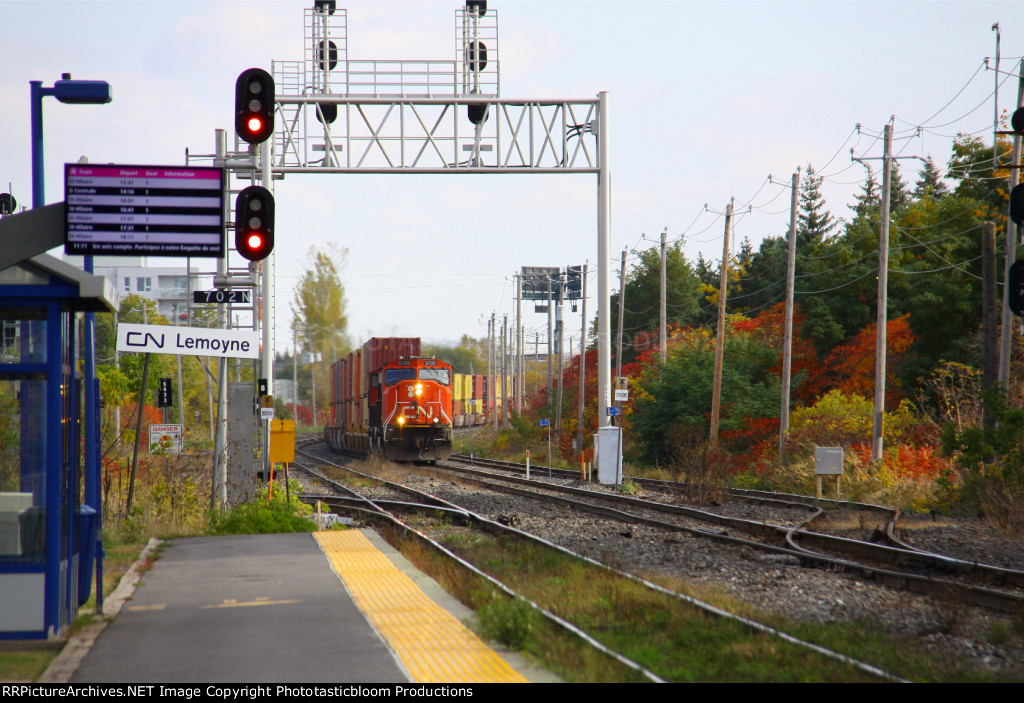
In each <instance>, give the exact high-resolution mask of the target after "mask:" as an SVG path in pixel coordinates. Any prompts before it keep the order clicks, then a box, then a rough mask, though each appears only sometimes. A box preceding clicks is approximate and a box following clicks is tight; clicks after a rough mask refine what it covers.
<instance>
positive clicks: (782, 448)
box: [779, 167, 800, 461]
mask: <svg viewBox="0 0 1024 703" xmlns="http://www.w3.org/2000/svg"><path fill="white" fill-rule="evenodd" d="M790 188H791V189H792V192H791V193H790V199H789V252H788V254H787V258H786V323H785V331H784V332H783V341H782V410H781V412H780V413H779V461H782V460H783V459H784V458H785V456H786V433H787V432H789V387H790V385H791V383H792V368H793V288H794V287H795V281H796V208H797V198H798V196H799V192H800V168H799V167H797V169H796V173H794V174H793V185H792V186H790Z"/></svg>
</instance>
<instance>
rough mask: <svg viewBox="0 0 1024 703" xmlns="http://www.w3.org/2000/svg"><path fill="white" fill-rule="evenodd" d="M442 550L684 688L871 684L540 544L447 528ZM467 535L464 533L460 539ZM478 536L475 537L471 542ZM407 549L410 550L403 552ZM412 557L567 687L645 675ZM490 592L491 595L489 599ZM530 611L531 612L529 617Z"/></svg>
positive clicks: (485, 628)
mask: <svg viewBox="0 0 1024 703" xmlns="http://www.w3.org/2000/svg"><path fill="white" fill-rule="evenodd" d="M446 531H447V532H448V536H447V537H446V539H445V545H446V546H447V547H448V548H449V549H452V551H455V552H456V553H459V554H460V556H462V557H463V558H465V559H466V560H467V561H469V562H471V563H474V564H476V565H477V566H478V567H479V568H481V569H483V570H484V571H485V572H487V573H488V574H490V575H491V576H493V577H494V578H496V579H497V580H499V581H501V582H503V583H505V584H507V585H508V586H509V587H511V588H512V589H514V590H515V591H517V592H518V593H521V594H522V595H523V596H525V597H526V598H529V599H530V600H533V601H535V602H537V603H538V604H540V605H541V606H542V607H544V608H545V609H548V610H550V611H551V612H553V613H555V614H556V615H558V616H560V617H562V618H564V619H566V620H568V621H570V622H572V623H574V624H575V625H577V626H578V627H580V628H581V629H583V630H584V631H586V632H588V633H589V634H590V635H591V636H593V637H595V638H597V639H598V640H599V641H601V642H602V643H604V644H605V645H606V646H608V647H610V648H611V649H613V650H615V651H617V652H620V653H622V654H623V655H625V656H627V657H629V658H630V659H632V660H634V661H636V662H637V663H639V664H640V665H642V666H644V667H646V668H648V669H650V670H651V671H653V672H655V673H656V674H658V675H659V676H661V677H662V678H665V679H667V680H669V681H673V682H687V681H723V682H724V681H728V682H738V681H743V682H754V681H758V682H760V681H872V680H875V679H874V678H873V677H871V676H869V675H867V674H865V673H863V672H861V671H859V670H857V669H854V668H852V667H850V666H848V665H846V664H843V663H841V662H838V661H835V660H832V659H828V658H825V657H822V656H821V655H818V654H816V653H814V652H811V651H809V650H807V649H804V648H801V647H797V646H795V645H791V644H789V643H787V642H784V641H782V640H780V639H778V638H776V637H772V636H770V635H765V634H761V633H757V632H754V631H752V630H750V629H749V628H747V627H745V626H743V625H740V624H737V623H733V622H729V621H723V620H721V619H718V618H715V617H711V616H708V615H706V614H704V613H703V612H701V611H699V610H697V609H695V608H692V607H690V606H688V605H686V604H685V603H682V602H680V601H679V600H678V599H676V598H673V597H671V596H668V595H665V594H661V593H658V592H656V591H653V590H652V589H650V588H647V587H645V586H643V585H641V584H638V583H636V582H635V581H633V580H631V579H628V578H624V577H621V576H617V575H615V574H610V573H609V572H607V571H604V570H601V569H596V568H594V567H592V566H590V565H588V564H585V563H584V562H581V561H579V560H576V559H573V558H571V557H567V556H565V555H563V554H560V553H558V552H555V551H552V550H549V549H545V548H542V547H538V546H534V545H528V544H522V543H519V542H517V541H514V540H510V539H508V538H504V537H503V538H493V537H489V536H480V535H479V534H477V533H474V532H473V531H471V530H469V529H468V528H453V527H449V528H447V530H446ZM460 532H465V533H466V534H465V535H460ZM470 535H472V536H470ZM402 549H403V552H405V551H407V547H403V548H402ZM414 551H418V552H421V554H420V555H419V556H414V555H412V554H409V553H407V556H408V557H409V558H410V560H412V561H413V562H414V563H417V565H418V566H420V568H423V569H424V570H427V571H429V572H434V571H437V570H440V571H441V572H442V573H440V574H438V573H432V575H433V576H434V577H435V578H436V579H437V580H438V581H439V582H441V583H442V585H443V586H444V587H445V588H446V589H448V590H449V592H451V593H453V595H455V596H456V597H457V598H459V599H460V600H462V601H463V602H464V603H466V604H467V605H469V606H470V607H473V608H474V609H476V610H477V613H478V615H479V617H480V619H481V628H482V632H483V633H484V634H485V635H487V636H489V637H491V638H493V639H496V640H498V641H501V642H504V643H506V644H508V645H509V646H513V647H516V648H518V649H520V650H522V651H524V652H525V653H526V654H528V655H531V656H533V657H535V658H536V659H538V660H539V661H541V662H542V663H543V665H544V666H546V667H547V668H548V669H550V670H551V671H553V672H555V673H556V674H558V675H559V676H562V677H563V678H565V679H566V680H567V681H574V682H596V681H601V682H611V681H618V682H625V681H635V680H638V676H639V675H638V674H637V673H636V672H635V671H633V670H631V669H629V668H627V667H624V666H621V665H619V666H618V667H615V673H610V670H611V667H609V665H608V661H609V659H608V658H607V657H605V656H604V655H602V654H599V653H597V652H596V650H593V649H592V648H590V647H588V646H583V645H582V644H581V643H580V641H579V640H578V639H577V638H575V637H571V636H567V635H565V634H562V633H560V632H559V633H554V632H552V630H553V629H554V628H551V627H550V626H549V625H548V624H547V622H546V621H545V620H543V619H541V618H539V617H538V616H537V615H536V613H535V612H534V611H533V610H532V609H529V613H528V612H526V605H525V604H516V603H515V602H513V601H510V600H509V599H508V597H507V596H504V595H496V594H495V592H494V591H493V590H492V589H483V590H481V589H479V588H478V587H477V586H476V585H475V584H477V583H479V582H480V581H481V580H480V579H478V578H475V577H473V578H470V577H467V576H465V575H463V574H462V573H461V570H457V571H456V570H454V569H453V567H451V566H448V565H445V563H444V562H443V561H442V562H440V563H439V564H438V563H437V561H438V560H437V559H434V558H432V556H431V555H430V554H429V553H426V552H425V551H424V550H423V549H422V548H414ZM487 593H490V594H491V595H489V596H488V595H486V594H487ZM531 613H532V615H531Z"/></svg>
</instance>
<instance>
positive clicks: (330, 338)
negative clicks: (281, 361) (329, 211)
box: [291, 243, 349, 414]
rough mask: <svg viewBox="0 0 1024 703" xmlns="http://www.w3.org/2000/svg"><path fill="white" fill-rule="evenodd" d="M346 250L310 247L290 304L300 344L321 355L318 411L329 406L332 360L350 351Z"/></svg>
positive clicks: (315, 371)
mask: <svg viewBox="0 0 1024 703" xmlns="http://www.w3.org/2000/svg"><path fill="white" fill-rule="evenodd" d="M347 253H348V250H347V249H344V248H341V247H339V246H338V245H337V244H334V243H331V244H328V245H327V246H326V247H325V248H324V249H318V248H317V247H310V249H309V252H308V254H307V257H306V264H307V266H308V268H307V269H306V273H305V274H303V276H302V278H301V279H299V283H298V285H296V286H295V299H294V301H293V302H292V304H291V309H292V333H293V334H294V336H295V339H296V341H297V343H298V346H299V347H300V348H301V349H302V350H303V351H304V352H308V353H310V354H312V355H313V358H314V359H315V358H316V355H317V354H319V355H320V357H321V361H320V362H319V363H317V362H315V361H312V362H311V364H312V385H313V386H315V388H316V393H315V395H316V397H315V398H314V404H315V405H316V406H317V412H318V414H319V413H320V411H322V410H324V409H325V408H326V407H327V399H328V397H329V391H330V389H329V387H328V384H329V380H330V364H331V363H333V361H334V360H335V359H338V358H339V357H341V356H343V355H344V354H346V353H348V351H349V342H348V337H347V336H346V334H345V331H346V329H347V328H348V315H347V313H346V312H345V306H346V304H345V288H344V286H343V285H342V283H341V270H342V268H344V264H345V256H346V255H347Z"/></svg>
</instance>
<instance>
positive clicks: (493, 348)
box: [487, 312, 498, 429]
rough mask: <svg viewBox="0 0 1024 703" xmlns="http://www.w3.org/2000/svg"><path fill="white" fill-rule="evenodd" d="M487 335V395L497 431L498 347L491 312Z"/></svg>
mask: <svg viewBox="0 0 1024 703" xmlns="http://www.w3.org/2000/svg"><path fill="white" fill-rule="evenodd" d="M488 335H489V336H490V344H489V345H488V350H487V373H488V380H489V381H490V389H489V393H488V395H490V399H491V418H492V421H493V424H494V429H498V393H497V390H498V384H497V382H496V381H497V377H498V357H497V350H498V347H497V344H496V342H497V339H496V337H497V336H498V326H497V323H496V321H495V319H494V313H493V312H492V313H491V325H490V329H489V332H488Z"/></svg>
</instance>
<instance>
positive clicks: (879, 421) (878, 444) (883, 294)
mask: <svg viewBox="0 0 1024 703" xmlns="http://www.w3.org/2000/svg"><path fill="white" fill-rule="evenodd" d="M883 140H884V154H885V155H884V157H883V159H884V161H883V162H882V164H883V166H882V223H881V226H880V228H879V236H878V321H877V328H878V329H877V333H876V335H875V423H874V431H873V433H872V436H871V459H872V461H880V460H881V458H882V452H883V450H884V447H883V442H882V431H883V429H884V426H885V361H886V359H885V356H886V354H887V352H888V349H889V347H888V334H887V332H888V330H887V326H888V322H889V320H888V311H887V309H886V307H887V305H888V300H889V296H888V290H889V288H888V282H889V206H890V202H889V201H890V198H889V190H890V181H891V178H892V120H890V121H889V124H887V125H885V131H884V133H883Z"/></svg>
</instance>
